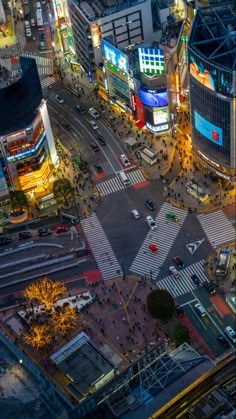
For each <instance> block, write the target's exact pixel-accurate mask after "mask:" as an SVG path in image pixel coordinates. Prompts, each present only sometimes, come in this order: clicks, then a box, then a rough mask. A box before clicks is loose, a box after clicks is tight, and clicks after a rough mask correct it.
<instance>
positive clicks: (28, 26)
mask: <svg viewBox="0 0 236 419" xmlns="http://www.w3.org/2000/svg"><path fill="white" fill-rule="evenodd" d="M27 28H30V23H29V21H28V20H25V29H27Z"/></svg>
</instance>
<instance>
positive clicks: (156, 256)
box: [130, 202, 187, 279]
mask: <svg viewBox="0 0 236 419" xmlns="http://www.w3.org/2000/svg"><path fill="white" fill-rule="evenodd" d="M168 211H171V212H174V214H176V215H178V216H179V217H180V221H179V222H178V223H176V222H173V221H171V220H168V219H167V218H166V216H165V214H166V212H168ZM186 216H187V212H186V211H184V210H183V209H180V208H175V207H173V206H172V205H171V204H169V203H167V202H165V203H164V204H163V205H162V207H161V209H160V211H159V213H158V215H157V217H156V220H155V221H156V224H157V230H155V231H152V230H149V232H148V234H147V236H146V238H145V239H144V241H143V243H142V245H141V247H140V249H139V252H138V254H137V255H136V257H135V259H134V261H133V263H132V265H131V267H130V271H132V272H134V273H136V274H139V275H142V276H147V277H151V278H152V279H154V278H157V276H158V274H159V272H160V268H161V266H162V265H163V263H164V262H165V260H166V258H167V255H168V253H169V251H170V249H171V246H172V244H173V243H174V241H175V239H176V237H177V235H178V233H179V231H180V229H181V227H182V224H183V223H184V220H185V218H186ZM151 243H153V244H155V245H156V246H157V248H158V252H157V253H152V252H151V251H150V249H149V245H150V244H151Z"/></svg>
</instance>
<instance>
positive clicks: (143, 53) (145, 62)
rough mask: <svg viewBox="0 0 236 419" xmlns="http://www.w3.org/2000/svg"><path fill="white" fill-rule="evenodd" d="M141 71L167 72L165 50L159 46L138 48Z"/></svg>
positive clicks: (151, 72)
mask: <svg viewBox="0 0 236 419" xmlns="http://www.w3.org/2000/svg"><path fill="white" fill-rule="evenodd" d="M138 55H139V67H140V71H141V73H146V74H165V57H164V51H163V50H162V49H159V48H138Z"/></svg>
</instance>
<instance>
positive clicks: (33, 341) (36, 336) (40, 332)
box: [23, 324, 52, 350]
mask: <svg viewBox="0 0 236 419" xmlns="http://www.w3.org/2000/svg"><path fill="white" fill-rule="evenodd" d="M49 330H50V326H47V325H45V324H40V325H35V324H32V325H31V326H30V328H29V331H28V332H25V333H24V335H23V338H24V341H25V342H26V343H28V345H31V346H33V348H36V349H37V350H38V349H42V348H43V347H44V346H46V345H49V344H50V343H51V341H52V336H51V335H50V334H49Z"/></svg>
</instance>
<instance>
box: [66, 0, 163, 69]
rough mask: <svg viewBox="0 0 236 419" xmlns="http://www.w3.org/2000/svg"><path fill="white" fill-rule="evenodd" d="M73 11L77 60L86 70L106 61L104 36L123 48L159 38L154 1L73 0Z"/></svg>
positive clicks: (71, 7) (71, 10) (70, 9)
mask: <svg viewBox="0 0 236 419" xmlns="http://www.w3.org/2000/svg"><path fill="white" fill-rule="evenodd" d="M69 11H70V19H71V23H72V30H73V35H74V42H75V49H76V55H77V59H78V62H79V63H80V64H81V66H82V67H83V68H84V70H85V71H86V72H88V71H93V70H94V68H95V65H96V64H98V63H99V62H101V61H102V52H101V40H102V39H103V38H107V37H109V38H110V39H112V42H113V44H114V45H116V47H117V48H118V49H119V48H125V47H127V46H128V45H137V44H140V43H142V42H143V41H144V40H145V42H152V41H154V40H155V39H156V37H157V35H156V32H155V31H157V30H158V25H157V24H156V22H153V18H152V2H151V0H87V1H81V0H72V4H71V6H70V7H69Z"/></svg>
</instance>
